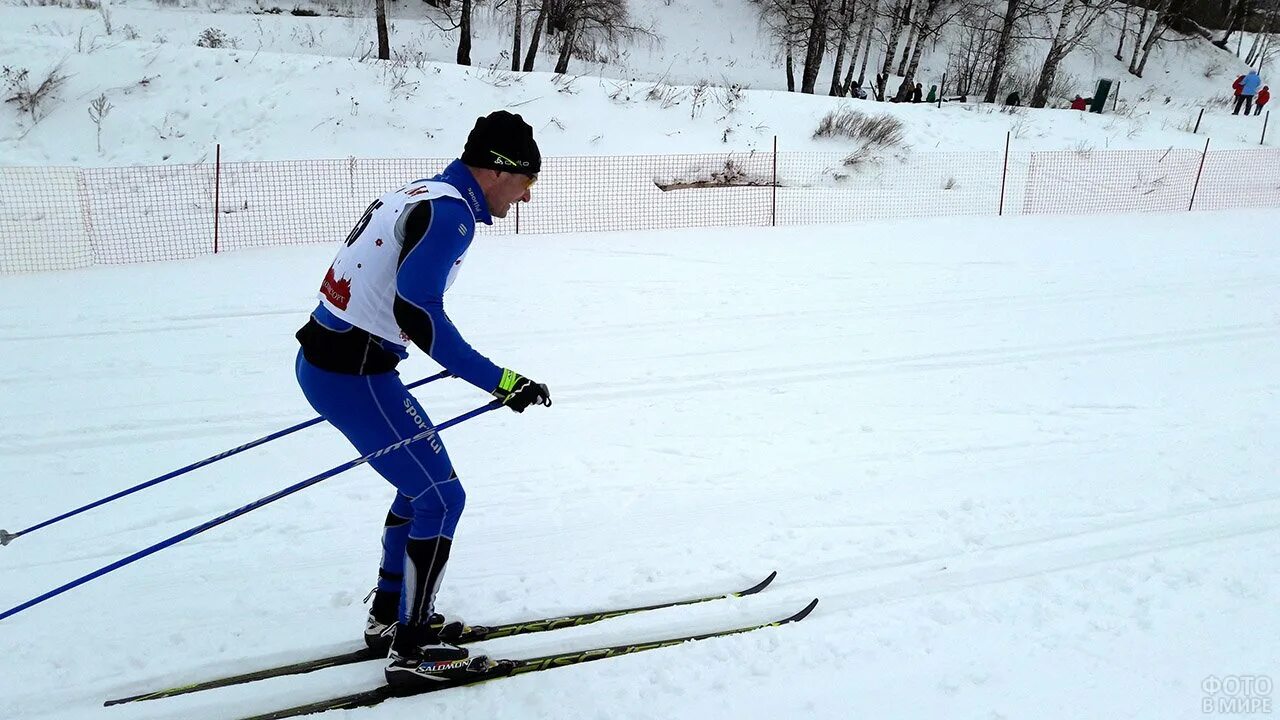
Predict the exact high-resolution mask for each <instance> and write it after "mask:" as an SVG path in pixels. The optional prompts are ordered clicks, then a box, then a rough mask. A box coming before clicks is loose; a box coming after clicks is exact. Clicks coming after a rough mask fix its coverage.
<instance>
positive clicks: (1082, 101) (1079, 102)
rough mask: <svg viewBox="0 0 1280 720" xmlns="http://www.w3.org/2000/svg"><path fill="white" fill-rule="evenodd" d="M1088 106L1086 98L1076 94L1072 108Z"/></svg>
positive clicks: (1079, 108) (1081, 108)
mask: <svg viewBox="0 0 1280 720" xmlns="http://www.w3.org/2000/svg"><path fill="white" fill-rule="evenodd" d="M1087 107H1088V105H1087V104H1086V102H1085V99H1084V98H1082V97H1080V96H1079V95H1077V96H1076V99H1075V100H1072V101H1071V109H1072V110H1084V109H1085V108H1087Z"/></svg>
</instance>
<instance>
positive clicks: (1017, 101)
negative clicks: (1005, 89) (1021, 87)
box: [1004, 90, 1079, 107]
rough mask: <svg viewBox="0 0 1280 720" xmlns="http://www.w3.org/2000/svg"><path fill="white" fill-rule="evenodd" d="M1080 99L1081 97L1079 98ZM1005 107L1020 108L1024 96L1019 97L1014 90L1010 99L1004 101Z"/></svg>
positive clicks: (1010, 94)
mask: <svg viewBox="0 0 1280 720" xmlns="http://www.w3.org/2000/svg"><path fill="white" fill-rule="evenodd" d="M1077 97H1079V96H1077ZM1004 104H1005V107H1019V106H1021V105H1022V96H1020V95H1018V91H1017V90H1014V91H1013V92H1011V93H1009V97H1006V98H1005V99H1004Z"/></svg>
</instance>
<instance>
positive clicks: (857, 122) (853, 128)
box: [813, 108, 904, 150]
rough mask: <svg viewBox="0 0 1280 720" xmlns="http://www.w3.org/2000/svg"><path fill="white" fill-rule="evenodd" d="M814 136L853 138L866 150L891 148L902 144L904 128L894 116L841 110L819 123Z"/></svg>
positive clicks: (831, 113) (830, 114)
mask: <svg viewBox="0 0 1280 720" xmlns="http://www.w3.org/2000/svg"><path fill="white" fill-rule="evenodd" d="M813 136H814V137H815V138H820V137H847V138H852V139H854V140H856V141H858V143H859V144H861V146H862V148H863V149H864V150H865V149H869V148H872V147H882V148H889V147H896V146H898V145H901V144H902V140H903V137H904V128H903V125H902V121H900V120H898V119H897V118H895V117H893V116H892V115H867V114H866V113H863V112H859V111H857V110H852V109H849V108H841V109H839V110H832V111H831V112H829V113H827V116H826V117H824V118H822V122H820V123H818V129H817V130H815V131H814V133H813Z"/></svg>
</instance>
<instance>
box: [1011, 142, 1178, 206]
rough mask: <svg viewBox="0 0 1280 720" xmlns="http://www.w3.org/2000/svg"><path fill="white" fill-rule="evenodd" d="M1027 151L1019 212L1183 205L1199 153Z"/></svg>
mask: <svg viewBox="0 0 1280 720" xmlns="http://www.w3.org/2000/svg"><path fill="white" fill-rule="evenodd" d="M1028 155H1029V160H1028V163H1029V164H1028V167H1027V179H1026V184H1025V193H1024V195H1023V202H1022V207H1021V208H1020V210H1021V212H1022V213H1023V214H1026V215H1061V214H1064V213H1066V214H1086V213H1102V214H1110V213H1125V212H1176V211H1185V210H1187V209H1188V208H1189V207H1190V204H1191V191H1192V188H1193V186H1194V185H1195V180H1196V171H1197V169H1198V168H1199V167H1200V157H1201V155H1203V153H1200V152H1198V151H1195V150H1172V149H1170V150H1087V151H1082V152H1077V151H1071V150H1063V151H1056V152H1032V153H1028Z"/></svg>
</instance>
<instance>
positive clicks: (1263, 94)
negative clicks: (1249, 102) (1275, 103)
mask: <svg viewBox="0 0 1280 720" xmlns="http://www.w3.org/2000/svg"><path fill="white" fill-rule="evenodd" d="M1269 102H1271V88H1269V87H1267V86H1266V85H1263V86H1262V89H1261V90H1259V91H1258V100H1257V102H1255V103H1254V107H1255V108H1257V109H1256V110H1254V111H1253V114H1254V115H1261V114H1262V106H1263V105H1266V104H1267V103H1269Z"/></svg>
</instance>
